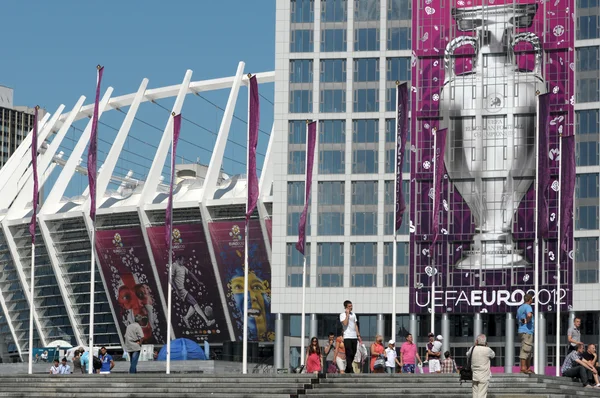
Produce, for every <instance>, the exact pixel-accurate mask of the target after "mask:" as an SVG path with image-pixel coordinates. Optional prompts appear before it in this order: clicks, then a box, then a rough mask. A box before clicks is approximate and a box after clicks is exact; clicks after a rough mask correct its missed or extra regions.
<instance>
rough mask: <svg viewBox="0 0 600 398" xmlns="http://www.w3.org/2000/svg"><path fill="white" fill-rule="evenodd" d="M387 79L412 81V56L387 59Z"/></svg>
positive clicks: (390, 80) (389, 80)
mask: <svg viewBox="0 0 600 398" xmlns="http://www.w3.org/2000/svg"><path fill="white" fill-rule="evenodd" d="M386 64H387V76H386V78H387V81H388V82H395V81H396V80H398V81H401V82H403V81H410V72H411V66H410V58H409V57H402V58H388V59H387V62H386Z"/></svg>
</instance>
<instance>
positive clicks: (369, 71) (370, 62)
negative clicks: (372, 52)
mask: <svg viewBox="0 0 600 398" xmlns="http://www.w3.org/2000/svg"><path fill="white" fill-rule="evenodd" d="M354 81H355V82H378V81H379V59H378V58H359V59H355V60H354Z"/></svg>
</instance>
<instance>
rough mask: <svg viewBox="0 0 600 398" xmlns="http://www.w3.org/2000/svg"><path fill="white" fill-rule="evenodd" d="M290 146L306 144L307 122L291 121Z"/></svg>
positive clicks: (289, 125) (289, 124) (289, 127)
mask: <svg viewBox="0 0 600 398" xmlns="http://www.w3.org/2000/svg"><path fill="white" fill-rule="evenodd" d="M288 144H306V120H290V121H289V123H288Z"/></svg>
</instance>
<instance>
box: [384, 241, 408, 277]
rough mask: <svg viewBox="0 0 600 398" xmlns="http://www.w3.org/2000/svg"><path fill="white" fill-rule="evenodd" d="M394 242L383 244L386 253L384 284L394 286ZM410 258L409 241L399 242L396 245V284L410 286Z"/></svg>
mask: <svg viewBox="0 0 600 398" xmlns="http://www.w3.org/2000/svg"><path fill="white" fill-rule="evenodd" d="M392 245H393V243H389V242H388V243H384V244H383V255H384V261H383V265H384V267H385V268H384V271H383V272H384V277H383V286H385V287H390V286H392V264H393V261H394V253H393V251H392V248H393V246H392ZM408 260H409V244H408V242H398V243H397V245H396V286H408Z"/></svg>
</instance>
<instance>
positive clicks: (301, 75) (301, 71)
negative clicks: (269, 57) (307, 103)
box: [290, 59, 313, 83]
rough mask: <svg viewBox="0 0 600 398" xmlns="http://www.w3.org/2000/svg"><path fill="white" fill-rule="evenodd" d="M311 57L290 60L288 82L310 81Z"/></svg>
mask: <svg viewBox="0 0 600 398" xmlns="http://www.w3.org/2000/svg"><path fill="white" fill-rule="evenodd" d="M312 81H313V61H312V59H294V60H291V61H290V83H312Z"/></svg>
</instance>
